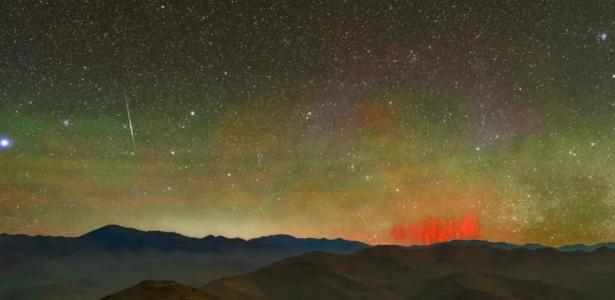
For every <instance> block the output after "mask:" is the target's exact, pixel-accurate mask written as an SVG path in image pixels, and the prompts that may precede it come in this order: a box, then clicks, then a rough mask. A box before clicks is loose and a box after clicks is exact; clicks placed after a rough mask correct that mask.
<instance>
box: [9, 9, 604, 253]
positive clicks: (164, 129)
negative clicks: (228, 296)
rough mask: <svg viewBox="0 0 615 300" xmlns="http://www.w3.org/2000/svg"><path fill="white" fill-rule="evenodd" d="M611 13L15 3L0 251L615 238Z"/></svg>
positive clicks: (565, 241)
mask: <svg viewBox="0 0 615 300" xmlns="http://www.w3.org/2000/svg"><path fill="white" fill-rule="evenodd" d="M424 2H425V3H424ZM611 12H615V4H614V3H611V2H609V1H594V2H591V3H590V2H587V1H548V0H544V1H529V0H528V1H525V0H519V1H500V2H498V3H497V4H496V3H489V4H487V3H483V4H480V3H478V2H476V3H466V2H455V1H444V0H442V1H440V0H437V1H380V2H373V3H359V2H355V1H267V2H263V3H259V4H257V3H253V2H248V1H187V0H186V1H183V0H180V1H147V2H143V1H98V2H96V1H94V2H91V1H85V0H83V1H31V0H24V1H17V0H10V1H5V2H4V3H3V4H2V8H1V9H0V16H1V18H0V170H1V171H0V232H7V233H27V234H49V235H77V234H81V233H83V232H85V231H88V230H91V229H93V228H95V227H98V226H102V225H105V224H110V223H115V224H122V225H126V226H133V227H137V228H142V229H156V230H169V231H176V232H180V233H184V234H187V235H193V236H202V235H205V234H210V233H213V234H223V235H227V236H241V237H252V236H257V235H265V234H273V233H288V234H294V235H299V236H316V237H320V236H326V237H343V238H349V239H358V240H362V241H366V242H370V243H403V244H409V243H429V242H433V241H434V240H439V239H449V238H455V237H457V238H459V237H468V238H481V239H487V240H494V241H507V242H516V243H525V242H538V243H544V244H550V245H559V244H570V243H581V242H582V243H595V242H600V241H605V240H615V234H614V232H615V217H614V216H615V198H614V197H615V196H614V193H613V192H614V188H615V155H614V154H613V153H615V152H614V151H615V41H614V37H613V35H612V33H613V32H615V19H614V18H613V14H612V13H611ZM447 226H448V227H447ZM452 227H455V228H452ZM433 228H437V230H436V229H433ZM430 230H431V231H430Z"/></svg>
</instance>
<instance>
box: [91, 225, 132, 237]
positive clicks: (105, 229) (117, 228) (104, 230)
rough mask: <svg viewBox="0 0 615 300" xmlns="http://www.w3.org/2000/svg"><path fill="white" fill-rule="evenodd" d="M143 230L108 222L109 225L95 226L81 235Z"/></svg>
mask: <svg viewBox="0 0 615 300" xmlns="http://www.w3.org/2000/svg"><path fill="white" fill-rule="evenodd" d="M142 232H144V231H141V230H138V229H135V228H130V227H124V226H121V225H116V224H109V225H105V226H102V227H99V228H96V229H94V230H92V231H90V232H88V233H86V234H84V235H82V236H81V237H86V236H97V235H101V234H102V235H108V234H125V233H134V234H136V233H142Z"/></svg>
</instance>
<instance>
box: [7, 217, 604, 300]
mask: <svg viewBox="0 0 615 300" xmlns="http://www.w3.org/2000/svg"><path fill="white" fill-rule="evenodd" d="M0 266H2V267H1V268H0V299H2V300H4V299H7V300H8V299H11V300H19V299H40V300H55V299H62V300H66V299H100V298H101V297H104V296H105V295H110V294H112V293H114V292H115V294H112V295H110V296H108V297H106V298H105V299H110V300H118V299H152V300H153V299H223V300H232V299H248V300H249V299H290V298H292V299H295V298H296V299H302V298H304V299H466V298H471V299H550V298H552V299H572V298H577V297H580V296H583V297H586V298H590V299H609V298H615V297H604V296H603V295H615V290H614V289H612V288H611V285H610V284H609V282H611V281H612V280H615V267H613V266H615V244H614V243H604V244H597V245H591V246H586V245H570V246H564V247H560V248H557V249H556V248H551V247H546V246H542V245H538V244H526V245H514V244H508V243H492V242H487V241H472V240H471V241H450V242H446V243H441V244H435V245H429V246H411V247H400V246H374V247H372V246H370V245H367V244H364V243H360V242H355V241H348V240H343V239H313V238H296V237H293V236H290V235H272V236H265V237H260V238H254V239H249V240H245V239H240V238H227V237H222V236H212V235H209V236H205V237H203V238H191V237H186V236H183V235H180V234H177V233H170V232H161V231H140V230H137V229H132V228H126V227H122V226H118V225H108V226H104V227H101V228H99V229H96V230H93V231H91V232H88V233H86V234H84V235H82V236H79V237H49V236H27V235H7V234H0ZM139 282H140V283H139ZM135 283H139V284H137V285H135ZM131 286H132V287H131ZM127 287H129V288H127ZM122 289H124V290H122ZM120 290H121V291H120ZM117 291H120V292H117Z"/></svg>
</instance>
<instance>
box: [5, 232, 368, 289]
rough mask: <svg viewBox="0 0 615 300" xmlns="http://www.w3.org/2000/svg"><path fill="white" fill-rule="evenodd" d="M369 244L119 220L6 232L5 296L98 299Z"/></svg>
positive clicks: (361, 247) (196, 283) (214, 277)
mask: <svg viewBox="0 0 615 300" xmlns="http://www.w3.org/2000/svg"><path fill="white" fill-rule="evenodd" d="M366 247H368V245H366V244H363V243H359V242H353V241H345V240H339V239H338V240H326V239H303V238H295V237H292V236H281V235H280V236H270V237H263V238H256V239H252V240H244V239H239V238H226V237H222V236H212V235H209V236H205V237H203V238H191V237H186V236H183V235H180V234H177V233H170V232H162V231H141V230H137V229H132V228H126V227H122V226H118V225H108V226H104V227H101V228H98V229H96V230H93V231H91V232H88V233H86V234H84V235H82V236H79V237H74V238H70V237H49V236H27V235H7V234H1V235H0V266H1V267H0V282H2V284H0V299H11V300H17V299H41V300H45V299H96V298H100V297H101V296H103V295H106V294H109V293H111V292H113V291H117V290H119V289H121V288H124V287H127V286H130V285H131V284H134V283H135V282H139V281H144V280H148V279H156V280H174V281H179V282H185V283H188V284H194V285H201V284H203V283H206V282H208V281H210V280H213V279H216V278H219V277H223V276H230V275H236V274H240V273H245V272H249V271H253V270H256V269H258V268H260V267H263V266H265V265H268V264H270V263H273V262H275V261H277V260H279V259H282V258H286V257H290V256H294V255H300V254H303V253H307V252H311V251H315V250H318V251H329V252H334V253H350V252H353V251H356V250H360V249H364V248H366ZM85 283H87V284H85Z"/></svg>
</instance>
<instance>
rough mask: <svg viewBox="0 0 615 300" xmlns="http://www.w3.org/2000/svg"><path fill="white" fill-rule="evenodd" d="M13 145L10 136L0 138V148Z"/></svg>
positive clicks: (7, 147)
mask: <svg viewBox="0 0 615 300" xmlns="http://www.w3.org/2000/svg"><path fill="white" fill-rule="evenodd" d="M12 145H13V141H11V139H10V138H7V137H3V138H0V149H9V148H11V146H12Z"/></svg>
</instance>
